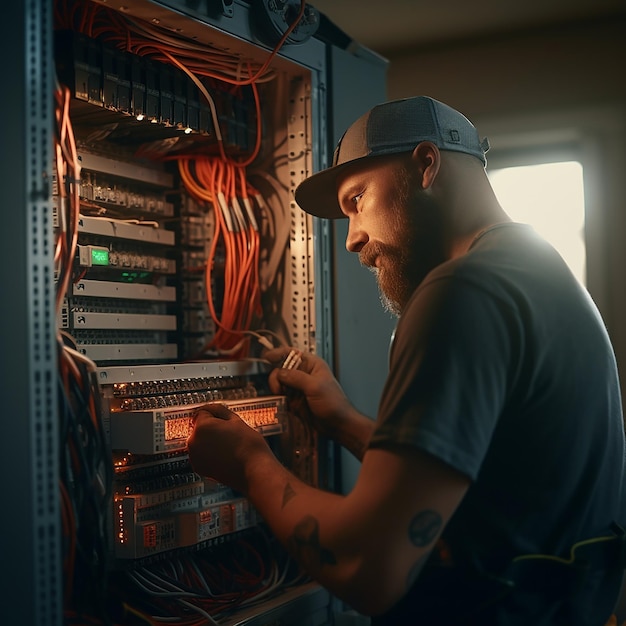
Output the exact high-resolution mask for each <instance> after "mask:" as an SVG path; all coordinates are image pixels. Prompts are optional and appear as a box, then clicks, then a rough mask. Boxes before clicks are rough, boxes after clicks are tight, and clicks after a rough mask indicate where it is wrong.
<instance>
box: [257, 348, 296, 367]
mask: <svg viewBox="0 0 626 626" xmlns="http://www.w3.org/2000/svg"><path fill="white" fill-rule="evenodd" d="M289 352H291V348H290V347H289V346H281V347H280V348H273V349H272V350H267V351H264V352H263V358H264V359H267V360H268V361H269V362H270V363H271V364H272V365H274V366H276V367H279V366H280V365H282V364H283V362H284V360H285V359H286V358H287V356H288V355H289Z"/></svg>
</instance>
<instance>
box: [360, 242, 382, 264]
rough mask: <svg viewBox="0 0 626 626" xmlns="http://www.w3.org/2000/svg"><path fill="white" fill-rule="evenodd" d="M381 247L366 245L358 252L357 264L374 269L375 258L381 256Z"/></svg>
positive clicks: (371, 244)
mask: <svg viewBox="0 0 626 626" xmlns="http://www.w3.org/2000/svg"><path fill="white" fill-rule="evenodd" d="M382 252H383V250H382V247H381V246H380V245H379V244H377V243H370V244H366V245H365V246H364V247H363V248H362V249H361V250H360V251H359V263H360V264H361V265H363V266H364V267H369V268H371V267H374V264H375V263H376V258H377V257H379V256H380V255H381V254H382Z"/></svg>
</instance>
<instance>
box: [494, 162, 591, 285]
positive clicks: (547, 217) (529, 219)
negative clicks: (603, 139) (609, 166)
mask: <svg viewBox="0 0 626 626" xmlns="http://www.w3.org/2000/svg"><path fill="white" fill-rule="evenodd" d="M488 173H489V179H490V180H491V184H492V186H493V189H494V191H495V193H496V196H497V197H498V200H499V201H500V204H501V205H502V208H503V209H504V210H505V211H506V212H507V213H508V215H509V216H510V217H511V219H513V220H515V221H517V222H524V223H528V224H530V225H531V226H533V227H534V228H535V230H536V231H537V232H538V233H539V234H540V235H541V236H542V237H544V238H545V239H547V240H548V241H549V242H550V243H551V244H552V245H553V246H554V247H555V248H556V249H557V251H558V252H559V253H560V254H561V256H562V257H563V258H564V260H565V261H566V263H567V264H568V265H569V267H570V269H571V270H572V272H573V273H574V275H575V276H576V277H577V278H578V280H579V281H580V282H581V283H582V284H583V285H585V284H586V250H585V202H584V189H583V168H582V165H581V163H579V162H578V161H575V160H568V161H558V162H550V163H540V162H537V163H534V164H524V165H513V166H511V167H501V168H499V169H490V170H489V172H488Z"/></svg>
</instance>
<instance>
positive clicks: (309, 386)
mask: <svg viewBox="0 0 626 626" xmlns="http://www.w3.org/2000/svg"><path fill="white" fill-rule="evenodd" d="M289 352H290V348H288V347H285V348H275V349H273V350H268V351H267V352H266V353H264V355H263V356H264V357H265V358H266V359H267V360H268V361H270V362H271V363H274V364H275V365H277V366H278V367H277V369H274V370H272V372H271V373H270V376H269V385H270V389H271V390H272V393H276V394H281V393H283V394H284V393H285V387H287V388H288V391H287V395H289V397H290V409H291V410H292V411H293V412H294V413H296V414H297V415H299V417H301V418H302V419H304V420H306V421H307V422H309V423H311V424H312V425H313V426H315V428H316V429H317V430H318V431H319V432H320V433H321V434H323V435H325V436H328V437H334V436H335V434H336V430H337V427H338V422H340V421H342V420H344V419H347V418H348V416H349V415H350V414H352V413H353V412H354V408H353V407H352V405H351V404H350V401H349V400H348V398H347V397H346V395H345V393H344V392H343V389H342V388H341V386H340V385H339V383H338V382H337V379H336V378H335V377H334V376H333V374H332V372H331V371H330V368H329V367H328V365H327V364H326V362H325V361H324V360H323V359H321V358H320V357H318V356H315V355H314V354H311V353H310V352H303V353H301V354H300V356H301V359H302V361H301V363H300V365H299V367H298V368H297V369H296V368H294V369H283V368H281V367H280V366H281V365H282V363H283V362H284V360H285V358H286V357H287V355H288V354H289ZM289 390H291V393H290V392H289ZM294 390H295V391H296V392H299V393H293V391H294Z"/></svg>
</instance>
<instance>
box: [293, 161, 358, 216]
mask: <svg viewBox="0 0 626 626" xmlns="http://www.w3.org/2000/svg"><path fill="white" fill-rule="evenodd" d="M342 169H344V168H343V166H341V165H337V166H335V167H330V168H328V169H327V170H323V171H321V172H318V173H317V174H313V175H312V176H309V178H306V179H305V180H303V181H302V182H301V183H300V184H299V185H298V187H297V188H296V193H295V198H296V202H297V203H298V206H299V207H300V208H301V209H302V210H303V211H305V212H306V213H309V214H311V215H314V216H315V217H323V218H326V219H338V218H341V217H346V216H345V215H344V214H343V213H342V212H341V208H340V207H339V201H338V200H337V176H338V174H339V173H340V171H341V170H342Z"/></svg>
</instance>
